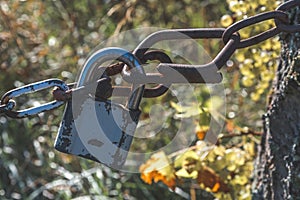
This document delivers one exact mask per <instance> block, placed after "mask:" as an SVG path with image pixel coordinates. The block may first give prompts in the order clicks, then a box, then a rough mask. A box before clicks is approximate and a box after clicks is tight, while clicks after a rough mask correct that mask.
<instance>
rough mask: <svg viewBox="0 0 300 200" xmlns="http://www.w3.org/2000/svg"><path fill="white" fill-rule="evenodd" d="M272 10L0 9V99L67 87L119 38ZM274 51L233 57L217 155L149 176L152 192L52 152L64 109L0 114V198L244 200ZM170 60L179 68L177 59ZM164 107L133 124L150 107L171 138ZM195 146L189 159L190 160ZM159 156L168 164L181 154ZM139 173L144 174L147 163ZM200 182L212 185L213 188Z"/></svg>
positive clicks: (205, 5)
mask: <svg viewBox="0 0 300 200" xmlns="http://www.w3.org/2000/svg"><path fill="white" fill-rule="evenodd" d="M276 3H278V2H277V1H256V0H253V1H251V2H250V1H247V0H245V1H237V0H236V1H235V0H230V1H225V0H222V1H219V0H201V1H200V0H197V1H192V0H183V1H175V0H165V1H159V0H145V1H138V0H127V1H114V0H90V1H84V0H77V1H72V2H71V1H66V0H52V1H26V0H25V1H24V0H22V1H21V0H20V1H17V0H14V1H0V16H1V17H0V21H1V23H0V83H1V84H0V92H1V93H0V94H1V95H3V94H4V93H5V92H6V91H8V90H10V89H13V88H15V87H20V86H22V85H24V84H29V83H32V82H35V81H40V80H44V79H48V78H59V79H62V80H64V81H65V82H66V83H72V82H75V81H76V77H77V75H78V73H79V72H80V69H81V67H82V65H83V63H84V61H85V59H86V58H87V56H88V55H89V54H90V53H91V52H92V51H93V49H95V48H97V47H99V44H100V43H101V42H102V41H105V40H106V39H107V38H109V37H111V36H112V35H118V34H120V33H122V32H123V31H127V30H130V29H135V28H143V27H158V28H196V27H197V28H199V27H227V26H229V25H230V24H232V23H233V22H235V21H237V20H240V19H242V18H245V16H246V17H247V16H251V15H253V14H255V13H258V12H262V11H266V10H268V9H274V7H276V5H277V4H276ZM272 23H273V22H270V23H269V22H268V23H265V24H263V25H262V26H256V28H253V29H252V30H249V29H248V30H243V31H241V33H242V34H241V36H242V37H248V36H249V34H250V32H251V31H261V30H263V29H267V28H269V27H270V26H272ZM197 42H198V44H200V45H202V46H203V48H204V49H205V51H206V52H207V53H208V54H209V55H210V56H211V57H212V58H213V57H214V56H215V55H216V54H217V53H218V52H219V51H220V49H221V48H222V47H223V45H224V44H223V42H222V41H221V40H220V41H219V40H211V41H210V40H209V41H207V40H199V41H197ZM279 50H280V43H279V42H278V39H276V38H275V39H271V40H268V41H266V42H263V43H262V44H260V45H259V46H258V45H257V46H255V47H252V48H251V49H242V50H239V51H238V52H236V53H235V55H234V56H233V57H232V60H230V61H229V62H228V63H227V64H228V66H227V68H226V69H224V70H223V72H224V73H223V75H224V81H223V83H224V85H225V88H226V89H225V93H226V97H227V98H226V108H227V112H226V114H225V115H224V116H222V118H223V119H224V121H225V122H226V124H225V127H224V129H223V132H222V134H221V135H220V138H219V140H218V144H217V148H215V150H213V151H211V152H210V153H209V155H208V156H207V157H206V158H201V159H200V158H197V156H195V155H197V154H195V155H194V154H186V155H185V157H184V158H183V159H181V160H180V162H179V161H178V162H179V163H178V162H177V163H175V165H172V169H171V171H169V172H167V173H164V172H160V174H159V172H158V174H159V175H160V176H161V177H163V178H158V177H156V178H157V179H156V180H159V181H158V182H157V183H152V184H148V183H151V182H152V179H153V180H154V182H155V176H156V175H153V174H152V175H151V176H153V177H151V176H150V175H149V174H148V175H147V174H146V173H143V169H141V170H142V171H141V172H142V174H143V175H144V177H143V176H142V178H141V174H131V173H122V172H118V171H114V170H112V169H110V168H107V167H105V166H103V165H100V164H98V163H95V162H92V161H88V160H85V159H82V158H78V157H75V156H69V155H66V154H62V153H59V152H57V151H55V150H54V147H53V144H54V140H55V138H56V134H57V130H58V126H59V123H60V120H61V118H62V114H63V107H61V108H59V109H56V110H53V111H50V112H45V113H42V114H39V115H38V116H34V117H29V118H25V119H18V120H16V119H11V118H7V117H6V116H4V115H1V116H0V133H1V134H0V177H1V178H0V199H162V198H165V199H198V198H204V199H213V198H214V197H218V198H220V199H250V197H251V195H250V194H251V173H252V170H253V161H254V158H255V153H256V150H255V146H257V144H259V140H260V133H261V128H262V127H261V126H262V124H261V120H260V118H261V116H262V114H263V113H264V109H265V105H266V102H267V101H266V97H267V95H268V93H269V88H270V82H271V80H272V78H273V74H274V72H275V69H276V64H277V59H278V56H279ZM172 59H174V61H177V60H176V59H178V62H180V59H179V58H172ZM266 63H268V64H266ZM262 74H263V75H262ZM266 77H267V78H266ZM197 90H199V91H200V90H201V91H202V95H199V97H198V100H200V101H201V102H203V103H202V104H201V105H196V109H199V108H201V110H202V111H203V112H199V113H196V114H197V115H200V114H201V115H209V114H210V113H209V112H207V111H209V110H207V109H206V108H209V106H208V105H207V104H208V103H206V101H209V95H208V93H207V92H206V90H202V89H197ZM51 99H52V97H51V92H49V91H43V92H41V93H39V94H31V95H26V96H21V97H19V98H17V102H18V103H20V104H21V105H19V107H18V108H26V107H31V106H36V105H39V104H40V103H43V101H48V100H51ZM171 101H173V100H172V96H171V95H170V94H166V95H164V96H162V97H160V98H155V99H144V100H143V102H142V105H141V107H142V112H143V114H142V116H141V121H142V122H143V121H145V120H147V119H148V118H149V112H150V107H151V105H153V104H161V105H163V106H164V108H165V109H169V110H170V112H168V116H167V118H168V120H167V129H168V132H172V130H174V131H175V130H177V129H176V127H177V126H178V125H177V124H176V123H173V122H174V120H176V113H177V114H178V112H180V111H182V107H180V106H179V105H177V104H176V102H173V103H170V102H171ZM178 106H179V107H178ZM202 108H203V109H202ZM187 110H188V109H187ZM177 116H178V115H177ZM183 117H186V118H188V117H190V116H189V115H188V114H187V115H185V116H183ZM204 119H205V118H204ZM208 124H209V123H208V122H205V120H204V121H201V122H198V121H197V122H195V123H194V126H193V127H191V129H192V130H194V132H195V137H196V138H197V140H199V141H200V142H199V141H195V146H196V145H199V144H200V145H202V143H201V141H202V140H203V138H204V137H205V134H206V132H207V130H208V129H209V127H207V125H208ZM171 139H172V138H171V137H170V135H168V134H161V135H160V137H159V139H157V140H155V141H152V143H151V144H147V145H148V147H149V148H155V146H157V145H158V146H159V145H161V146H163V145H165V144H167V143H168V142H169V141H170V140H171ZM140 142H143V141H140ZM140 142H139V143H138V144H135V143H134V144H133V147H132V148H136V149H138V148H139V146H142V143H140ZM135 145H138V146H135ZM151 145H152V146H151ZM195 146H194V148H191V152H195V150H196V149H197V148H195ZM168 156H169V157H168V159H170V160H172V158H174V157H178V156H180V153H178V152H175V154H173V155H168ZM171 157H172V158H171ZM195 162H196V164H195ZM149 163H150V164H149ZM147 165H148V166H149V165H151V161H150V162H148V163H147ZM146 168H147V166H146ZM180 170H181V171H180ZM193 171H196V172H197V174H196V175H195V174H193V173H192V172H193ZM203 177H204V178H203ZM204 179H205V180H210V179H214V182H213V183H209V182H207V181H205V180H204ZM150 180H151V181H150ZM171 180H172V181H174V182H172V181H171ZM170 181H171V182H170Z"/></svg>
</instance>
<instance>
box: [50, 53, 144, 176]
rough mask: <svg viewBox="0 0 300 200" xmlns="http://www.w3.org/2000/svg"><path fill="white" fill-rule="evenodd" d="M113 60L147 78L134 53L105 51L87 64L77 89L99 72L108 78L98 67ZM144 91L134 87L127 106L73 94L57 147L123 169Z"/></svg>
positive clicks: (94, 55) (140, 87) (65, 151)
mask: <svg viewBox="0 0 300 200" xmlns="http://www.w3.org/2000/svg"><path fill="white" fill-rule="evenodd" d="M114 60H118V61H121V62H123V63H124V64H126V65H127V67H129V69H133V68H135V70H134V71H135V74H139V75H145V72H144V70H143V68H142V66H141V64H140V62H139V60H138V59H137V58H136V57H135V56H134V55H133V54H132V53H130V52H128V51H126V50H124V49H121V48H105V49H102V50H98V51H97V52H95V53H94V54H92V56H91V57H90V58H89V59H88V60H87V61H86V63H85V65H84V67H83V70H82V72H81V74H80V76H79V80H78V82H77V85H76V87H75V90H76V88H79V87H82V86H84V85H85V84H87V83H89V82H91V81H93V80H91V79H93V77H95V76H94V75H95V74H97V73H98V74H99V71H102V73H103V75H102V76H101V77H105V72H103V71H104V70H103V68H104V67H103V66H101V67H99V66H100V65H101V64H103V63H104V62H107V61H114ZM104 80H105V78H104ZM104 82H105V81H104ZM99 84H101V82H100V83H99ZM100 88H102V87H100ZM103 88H105V87H103ZM98 89H99V87H98ZM95 90H96V89H95ZM143 91H144V85H134V84H133V85H132V89H131V94H128V95H129V98H128V101H127V105H126V106H124V105H121V104H117V103H114V102H112V101H111V100H105V99H100V100H99V99H97V98H95V97H94V96H93V95H92V93H90V94H89V95H86V96H82V95H76V93H74V94H73V95H72V100H70V101H68V102H67V105H66V108H65V111H64V116H63V119H62V122H61V124H60V127H59V130H58V135H57V138H56V141H55V148H56V149H57V150H58V151H61V152H64V153H67V154H73V155H77V156H81V157H84V158H87V159H90V160H93V161H97V162H100V163H103V164H105V165H107V166H109V167H112V168H114V169H119V170H121V169H122V166H123V164H124V163H125V161H126V157H127V154H128V151H129V149H130V146H131V143H132V139H133V137H134V131H135V128H136V126H137V123H138V119H139V115H140V110H139V104H140V101H141V99H142V96H143ZM103 92H105V91H103Z"/></svg>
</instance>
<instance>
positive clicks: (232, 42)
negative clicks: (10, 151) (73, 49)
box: [0, 0, 300, 118]
mask: <svg viewBox="0 0 300 200" xmlns="http://www.w3.org/2000/svg"><path fill="white" fill-rule="evenodd" d="M297 6H300V0H290V1H287V2H285V3H283V4H282V5H280V6H279V7H277V8H276V10H274V11H269V12H264V13H260V14H257V15H255V16H252V17H249V18H246V19H243V20H241V21H238V22H236V23H234V24H232V25H231V26H229V27H228V28H226V29H224V28H197V29H172V30H163V31H158V32H155V33H153V34H151V35H149V36H148V37H147V38H146V39H144V40H143V41H142V42H141V43H140V44H139V45H138V46H137V47H136V49H135V50H134V51H133V54H134V55H135V56H136V57H137V58H138V59H139V60H140V61H141V62H142V63H146V62H147V61H148V60H158V61H159V62H161V63H160V64H159V65H158V66H157V71H158V73H147V74H146V75H145V76H136V74H135V73H133V72H129V71H127V70H126V66H125V65H124V63H117V64H113V65H111V66H109V67H107V68H106V69H105V73H106V75H108V76H113V75H116V74H119V73H121V74H122V77H123V79H124V80H125V81H127V82H129V83H134V84H148V83H156V84H159V85H158V86H156V87H154V88H146V89H145V91H144V95H143V97H146V98H153V97H158V96H160V95H162V94H164V93H165V92H166V91H167V90H168V87H169V86H170V85H171V84H173V83H186V82H189V83H218V82H221V81H222V76H221V74H220V72H218V70H219V69H221V68H222V67H223V66H225V65H226V62H227V61H228V60H229V59H230V57H231V56H232V54H233V53H234V52H235V51H236V50H237V49H240V48H245V47H249V46H252V45H255V44H258V43H260V42H262V41H265V40H267V39H269V38H271V37H274V36H275V35H277V34H279V33H281V32H286V33H295V32H300V24H290V22H289V17H288V11H289V10H290V9H293V8H295V7H297ZM271 19H273V20H274V21H275V27H273V28H271V29H269V30H267V31H265V32H262V33H259V34H257V35H254V36H251V37H250V38H246V39H243V40H241V38H240V36H239V31H240V30H241V29H243V28H246V27H249V26H252V25H255V24H258V23H261V22H263V21H266V20H271ZM183 39H222V40H223V42H224V47H223V48H222V49H221V51H220V52H219V53H218V55H217V56H216V57H215V58H214V59H213V60H212V61H211V62H209V63H207V64H204V65H188V64H176V63H172V61H171V59H170V58H169V56H168V55H167V54H165V53H164V52H161V51H149V49H150V48H151V47H152V46H154V45H155V44H156V43H158V42H160V41H163V40H183ZM174 72H175V73H174ZM107 80H108V79H100V80H98V82H95V83H90V84H88V85H86V86H84V87H80V88H76V89H74V90H73V89H71V90H69V88H68V86H67V85H66V84H65V83H63V82H62V81H60V80H58V79H49V80H45V81H41V82H37V83H32V84H29V85H26V86H23V87H20V88H16V89H14V90H11V91H9V92H7V93H6V94H4V95H3V97H2V98H1V102H0V113H5V114H6V115H7V116H9V117H13V118H22V117H27V116H31V115H36V114H38V113H40V112H44V111H47V110H51V109H55V108H57V107H59V106H61V105H63V104H64V101H67V100H69V99H71V98H72V93H74V92H82V93H89V92H91V91H90V88H95V84H99V83H100V82H101V83H104V82H105V83H108V82H109V81H107ZM52 86H57V87H58V89H56V90H55V91H54V92H53V96H54V98H55V99H56V100H55V101H52V102H49V103H46V104H43V105H41V106H37V107H33V108H29V109H25V110H21V111H13V108H14V107H15V105H16V103H15V101H14V100H13V98H14V97H16V96H20V95H22V94H26V93H29V92H30V93H31V92H36V91H39V90H42V89H45V88H49V87H52ZM105 90H106V91H105V92H104V93H98V94H97V95H98V97H100V98H101V97H102V98H109V97H110V95H111V94H112V90H113V91H114V92H113V94H114V95H117V96H126V95H128V93H129V92H130V90H131V88H130V87H121V86H111V85H109V84H108V85H107V87H105ZM97 95H96V96H97Z"/></svg>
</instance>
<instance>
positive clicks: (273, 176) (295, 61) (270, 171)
mask: <svg viewBox="0 0 300 200" xmlns="http://www.w3.org/2000/svg"><path fill="white" fill-rule="evenodd" d="M290 17H291V22H292V24H299V20H300V10H299V9H297V10H296V9H294V10H292V11H291V15H290ZM280 38H281V43H282V53H281V61H280V64H279V67H278V70H277V75H276V80H275V81H274V83H273V93H272V96H271V98H270V101H269V106H268V110H267V113H266V114H265V115H264V117H263V121H264V135H263V137H262V141H261V146H260V150H259V155H258V158H257V163H256V170H255V172H254V185H253V188H254V190H253V199H255V200H256V199H259V200H260V199H268V200H269V199H275V200H279V199H300V146H299V145H300V74H299V73H300V55H299V54H298V49H299V52H300V35H299V33H295V34H287V33H282V34H281V35H280Z"/></svg>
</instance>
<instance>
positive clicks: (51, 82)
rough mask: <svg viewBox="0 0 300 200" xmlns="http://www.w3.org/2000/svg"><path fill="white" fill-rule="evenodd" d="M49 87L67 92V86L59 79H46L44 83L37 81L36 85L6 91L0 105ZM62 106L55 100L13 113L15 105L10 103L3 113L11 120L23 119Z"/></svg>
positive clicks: (60, 102) (61, 103)
mask: <svg viewBox="0 0 300 200" xmlns="http://www.w3.org/2000/svg"><path fill="white" fill-rule="evenodd" d="M50 87H59V88H60V90H62V91H67V90H68V89H69V88H68V86H67V85H66V84H65V83H64V82H63V81H61V80H59V79H47V80H44V81H39V82H36V83H32V84H29V85H25V86H22V87H19V88H16V89H13V90H10V91H8V92H7V93H5V94H4V95H3V96H2V98H1V104H2V105H5V104H8V103H9V101H10V100H11V99H12V98H15V97H18V96H21V95H24V94H28V93H33V92H37V91H40V90H43V89H47V88H50ZM63 104H64V102H63V101H57V100H55V101H51V102H48V103H45V104H42V105H40V106H35V107H32V108H27V109H24V110H19V111H14V110H12V109H13V107H14V106H15V104H11V103H10V105H11V106H8V107H7V109H5V110H4V111H3V112H5V114H6V115H7V116H9V117H12V118H24V117H28V116H32V115H36V114H38V113H41V112H45V111H48V110H53V109H55V108H58V107H59V106H62V105H63Z"/></svg>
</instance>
